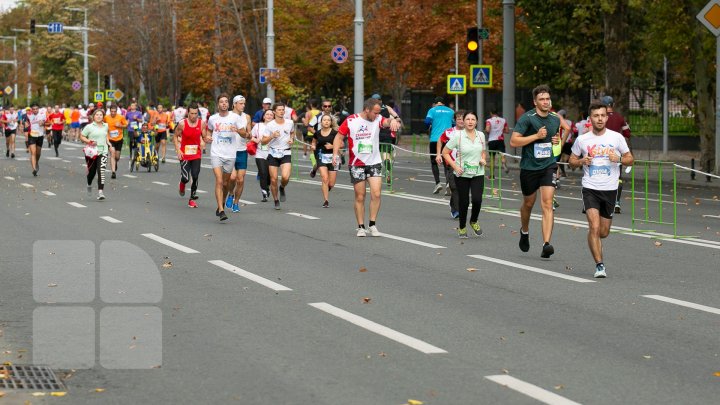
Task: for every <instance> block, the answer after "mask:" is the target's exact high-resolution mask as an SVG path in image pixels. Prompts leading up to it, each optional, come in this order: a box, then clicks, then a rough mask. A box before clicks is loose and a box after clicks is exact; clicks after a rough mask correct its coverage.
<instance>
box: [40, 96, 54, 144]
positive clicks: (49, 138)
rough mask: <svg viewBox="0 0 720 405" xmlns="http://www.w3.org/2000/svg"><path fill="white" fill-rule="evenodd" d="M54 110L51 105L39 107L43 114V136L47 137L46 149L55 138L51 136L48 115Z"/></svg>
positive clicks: (50, 123)
mask: <svg viewBox="0 0 720 405" xmlns="http://www.w3.org/2000/svg"><path fill="white" fill-rule="evenodd" d="M54 112H55V111H54V110H53V108H52V107H51V106H47V107H42V108H40V114H43V115H45V117H46V118H45V124H44V126H45V137H46V138H47V142H48V149H50V148H52V147H53V143H55V140H54V138H53V133H52V121H51V120H50V115H51V114H53V113H54Z"/></svg>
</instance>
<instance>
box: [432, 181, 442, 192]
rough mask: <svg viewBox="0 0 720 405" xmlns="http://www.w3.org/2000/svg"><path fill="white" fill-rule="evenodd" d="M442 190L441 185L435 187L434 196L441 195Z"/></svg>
mask: <svg viewBox="0 0 720 405" xmlns="http://www.w3.org/2000/svg"><path fill="white" fill-rule="evenodd" d="M442 188H443V187H442V184H440V183H438V184H436V185H435V190H433V194H437V193H439V192H440V190H442Z"/></svg>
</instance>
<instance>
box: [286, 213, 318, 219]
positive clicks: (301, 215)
mask: <svg viewBox="0 0 720 405" xmlns="http://www.w3.org/2000/svg"><path fill="white" fill-rule="evenodd" d="M286 214H288V215H292V216H295V217H300V218H305V219H320V218H318V217H313V216H312V215H305V214H301V213H299V212H286Z"/></svg>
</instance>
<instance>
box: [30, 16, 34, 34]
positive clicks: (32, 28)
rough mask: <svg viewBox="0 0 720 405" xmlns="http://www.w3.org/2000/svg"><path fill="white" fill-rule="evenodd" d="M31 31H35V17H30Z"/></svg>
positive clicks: (32, 32)
mask: <svg viewBox="0 0 720 405" xmlns="http://www.w3.org/2000/svg"><path fill="white" fill-rule="evenodd" d="M30 33H31V34H34V33H35V19H34V18H31V19H30Z"/></svg>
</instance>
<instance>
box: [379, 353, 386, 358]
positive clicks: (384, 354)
mask: <svg viewBox="0 0 720 405" xmlns="http://www.w3.org/2000/svg"><path fill="white" fill-rule="evenodd" d="M378 356H380V357H387V353H385V352H380V353H378Z"/></svg>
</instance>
